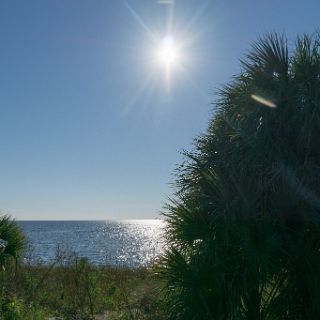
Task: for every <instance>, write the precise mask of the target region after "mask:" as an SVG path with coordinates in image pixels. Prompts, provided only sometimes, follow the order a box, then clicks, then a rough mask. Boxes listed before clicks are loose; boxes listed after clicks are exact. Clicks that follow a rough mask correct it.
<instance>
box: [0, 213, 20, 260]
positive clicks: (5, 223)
mask: <svg viewBox="0 0 320 320" xmlns="http://www.w3.org/2000/svg"><path fill="white" fill-rule="evenodd" d="M0 239H2V240H4V241H5V246H4V247H3V250H2V252H1V253H0V266H4V263H5V261H6V259H7V258H8V257H11V258H13V259H14V260H17V259H18V258H19V256H20V254H21V253H22V252H23V250H24V249H25V246H26V240H25V237H24V235H23V233H22V231H21V230H20V228H19V227H18V225H17V223H16V222H15V221H14V220H12V219H11V218H10V217H9V216H6V215H4V216H1V217H0Z"/></svg>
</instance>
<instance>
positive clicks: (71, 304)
mask: <svg viewBox="0 0 320 320" xmlns="http://www.w3.org/2000/svg"><path fill="white" fill-rule="evenodd" d="M0 284H1V301H0V302H1V309H0V312H1V316H0V318H1V319H4V320H20V319H21V320H22V319H23V320H28V319H30V320H31V319H32V320H38V319H39V320H40V319H41V320H42V319H49V318H50V317H52V318H54V317H56V318H62V319H68V320H85V319H88V320H90V319H99V320H103V319H128V320H129V319H132V320H135V319H141V320H143V319H145V320H148V319H150V320H151V319H154V320H157V319H159V320H160V319H164V313H163V309H162V302H161V287H162V283H161V282H160V280H158V279H156V278H155V277H154V276H153V271H152V268H127V267H111V266H93V265H91V264H90V263H89V262H88V260H87V259H85V258H78V257H73V258H69V260H67V261H66V260H65V259H64V260H63V261H62V260H61V261H59V260H57V261H54V262H52V263H51V264H43V263H36V264H34V263H33V264H28V263H23V264H20V265H18V266H14V264H13V262H12V261H11V262H8V263H7V265H6V267H5V269H4V270H2V271H1V272H0Z"/></svg>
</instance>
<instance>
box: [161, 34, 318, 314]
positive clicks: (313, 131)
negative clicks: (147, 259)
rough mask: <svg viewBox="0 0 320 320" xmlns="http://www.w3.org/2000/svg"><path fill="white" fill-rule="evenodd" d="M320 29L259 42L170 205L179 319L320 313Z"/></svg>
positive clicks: (166, 263)
mask: <svg viewBox="0 0 320 320" xmlns="http://www.w3.org/2000/svg"><path fill="white" fill-rule="evenodd" d="M319 40H320V37H319V35H315V36H307V35H305V36H302V37H299V38H298V39H297V41H296V43H295V46H294V48H293V50H292V51H290V52H289V50H288V47H287V40H286V39H285V37H284V36H278V35H275V34H272V35H268V36H266V37H264V38H261V39H260V40H259V41H257V42H256V43H255V44H254V45H253V48H252V50H251V52H250V53H249V54H247V56H246V57H245V58H244V59H243V60H242V61H241V65H242V72H241V73H240V74H239V75H238V76H236V77H234V79H233V81H232V82H231V83H230V84H227V85H226V86H224V88H223V89H222V90H221V91H220V93H219V99H218V101H217V102H216V103H215V104H214V111H215V112H214V116H213V119H212V120H211V122H210V124H209V127H208V129H207V132H206V133H205V134H204V135H202V136H200V137H199V138H198V139H196V142H195V150H194V151H192V152H185V153H184V155H185V161H184V163H183V164H182V165H181V166H180V167H178V170H177V178H176V189H177V191H176V194H175V195H174V197H173V199H172V200H171V201H170V203H169V204H168V206H167V209H166V212H165V213H164V214H165V216H166V219H167V223H168V227H167V235H168V244H169V249H168V251H167V252H166V254H165V256H164V257H163V260H162V266H161V269H160V274H161V275H163V276H164V277H165V279H166V280H167V289H166V295H167V307H168V311H169V314H170V316H171V319H181V320H182V319H183V320H188V319H190V320H191V319H199V320H200V319H206V320H207V319H208V320H209V319H252V320H253V319H254V320H256V319H270V320H271V319H301V320H302V319H310V320H311V319H320V303H319V301H320V143H319V139H320V52H319V48H320V46H319Z"/></svg>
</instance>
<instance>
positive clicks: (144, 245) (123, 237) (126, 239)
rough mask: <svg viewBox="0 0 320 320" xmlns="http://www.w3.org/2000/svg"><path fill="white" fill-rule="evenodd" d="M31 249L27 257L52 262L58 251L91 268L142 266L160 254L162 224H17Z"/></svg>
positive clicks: (130, 222)
mask: <svg viewBox="0 0 320 320" xmlns="http://www.w3.org/2000/svg"><path fill="white" fill-rule="evenodd" d="M18 223H19V224H20V226H21V227H22V229H23V231H24V233H25V234H26V236H27V238H28V240H29V243H30V249H29V252H28V253H27V255H26V257H27V258H29V259H32V260H35V261H36V260H41V261H43V262H50V261H53V260H54V258H55V256H56V253H57V248H58V247H60V248H62V250H66V251H68V252H70V253H71V252H74V253H76V254H77V255H79V256H81V257H87V258H88V259H89V261H90V262H91V263H93V264H97V265H99V264H107V265H113V266H132V267H138V266H145V265H148V264H149V263H151V262H152V261H153V260H154V258H155V257H156V256H157V255H159V254H160V253H161V252H162V250H163V246H164V243H163V229H164V222H163V221H161V220H130V221H121V222H115V221H18Z"/></svg>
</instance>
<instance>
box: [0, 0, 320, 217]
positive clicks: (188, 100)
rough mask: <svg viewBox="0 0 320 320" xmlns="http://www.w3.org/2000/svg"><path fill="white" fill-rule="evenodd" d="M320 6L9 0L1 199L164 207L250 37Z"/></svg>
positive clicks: (0, 108)
mask: <svg viewBox="0 0 320 320" xmlns="http://www.w3.org/2000/svg"><path fill="white" fill-rule="evenodd" d="M319 12H320V2H319V1H308V0H306V1H301V0H290V1H289V0H288V1H286V0H277V1H276V0H269V1H260V0H258V1H257V0H255V1H254V0H251V1H249V0H242V1H236V0H232V1H231V0H223V1H222V0H211V1H206V0H176V1H175V2H173V1H169V0H160V1H155V0H144V1H142V0H141V1H138V0H127V1H123V0H90V1H89V0H86V1H84V0H28V1H25V0H21V1H17V0H1V2H0V39H1V47H0V48H1V50H0V164H1V165H0V209H1V211H2V212H3V213H9V214H12V215H13V216H14V217H16V218H18V219H79V220H81V219H133V218H155V217H157V216H158V213H159V211H160V210H161V208H162V206H163V203H164V202H165V200H166V198H167V197H168V196H169V195H170V194H171V193H172V189H171V187H170V185H169V183H170V182H172V172H173V170H174V168H175V165H176V164H178V163H179V162H181V155H180V154H179V151H181V150H182V149H190V148H191V144H192V140H193V138H195V137H196V136H197V135H198V134H199V133H201V132H203V131H204V130H205V129H206V126H207V122H208V120H209V118H210V116H211V114H212V106H211V105H210V103H211V102H213V101H214V99H215V94H214V92H215V91H216V89H217V88H219V87H220V86H221V85H222V84H223V83H225V82H226V81H228V80H230V79H231V77H232V75H233V74H235V73H237V72H238V71H239V63H238V60H239V58H241V57H243V55H244V54H245V53H246V52H247V50H248V49H249V47H250V44H251V43H252V42H253V41H254V40H256V39H257V37H258V36H259V35H263V34H265V33H266V32H272V31H277V32H285V33H286V34H287V36H288V38H289V40H290V41H291V43H292V42H293V40H294V38H295V36H296V34H298V33H303V32H313V31H315V30H316V29H317V28H318V27H319ZM168 34H170V35H171V36H172V37H174V49H175V50H176V51H175V55H176V56H175V58H176V60H175V61H174V63H172V65H171V67H170V75H168V74H167V73H168V70H167V69H168V68H167V65H166V64H165V63H163V61H160V60H161V59H158V58H159V57H158V56H159V54H160V51H161V50H162V49H161V48H162V46H163V38H164V37H165V36H166V35H168ZM289 43H290V42H289Z"/></svg>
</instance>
